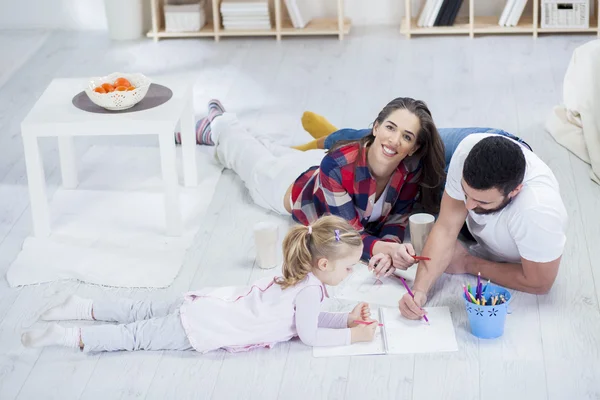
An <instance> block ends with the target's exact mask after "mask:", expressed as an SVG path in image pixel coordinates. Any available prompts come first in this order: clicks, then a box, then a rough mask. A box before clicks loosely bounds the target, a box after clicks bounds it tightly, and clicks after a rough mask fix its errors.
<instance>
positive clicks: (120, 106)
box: [85, 72, 152, 111]
mask: <svg viewBox="0 0 600 400" xmlns="http://www.w3.org/2000/svg"><path fill="white" fill-rule="evenodd" d="M117 78H125V79H127V80H128V81H129V83H131V85H133V86H135V89H134V90H128V91H125V92H118V91H116V90H115V91H114V92H110V93H98V92H95V91H94V89H95V88H97V87H98V86H102V84H104V83H110V84H111V85H112V84H113V83H114V81H115V80H116V79H117ZM151 83H152V82H151V81H150V79H148V78H147V77H145V76H144V75H142V74H125V73H122V72H115V73H113V74H110V75H108V76H103V77H99V78H92V80H91V81H90V83H89V85H88V87H87V88H86V89H85V93H86V94H87V95H88V97H89V98H90V100H92V102H94V104H96V105H98V106H100V107H102V108H106V109H107V110H113V111H118V110H126V109H128V108H131V107H133V106H135V105H136V104H137V103H139V102H140V101H142V99H143V98H144V97H145V96H146V93H148V88H150V84H151Z"/></svg>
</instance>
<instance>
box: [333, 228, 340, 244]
mask: <svg viewBox="0 0 600 400" xmlns="http://www.w3.org/2000/svg"><path fill="white" fill-rule="evenodd" d="M333 233H335V241H336V242H339V241H340V231H339V230H338V229H336V230H335V231H333Z"/></svg>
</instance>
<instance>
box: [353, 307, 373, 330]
mask: <svg viewBox="0 0 600 400" xmlns="http://www.w3.org/2000/svg"><path fill="white" fill-rule="evenodd" d="M370 317H371V309H370V308H369V304H368V303H359V304H358V305H357V306H356V307H354V310H352V312H351V313H350V314H348V328H353V327H355V326H358V325H359V324H357V323H356V322H354V321H356V320H358V321H367V320H368V319H369V318H370Z"/></svg>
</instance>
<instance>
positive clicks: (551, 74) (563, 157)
mask: <svg viewBox="0 0 600 400" xmlns="http://www.w3.org/2000/svg"><path fill="white" fill-rule="evenodd" d="M5 35H12V36H10V37H11V39H12V38H13V37H15V35H14V32H8V33H5V32H3V33H0V38H3V37H5ZM17 37H18V35H17ZM592 39H595V37H593V36H551V37H540V38H538V39H537V40H533V39H532V38H531V37H530V36H515V37H508V36H506V37H481V38H476V39H475V40H470V39H469V38H458V37H432V38H418V39H413V40H405V39H403V38H402V37H401V36H400V35H399V34H398V33H397V31H396V29H392V28H390V29H377V30H365V29H363V30H360V29H357V30H355V31H354V32H353V34H352V35H350V36H349V37H348V38H347V40H344V41H343V42H339V41H337V40H335V39H320V38H315V39H307V38H302V39H289V40H286V41H285V42H283V43H277V42H275V41H273V40H270V39H264V40H263V39H248V40H239V39H224V40H222V41H221V42H220V43H214V42H213V41H210V40H181V41H173V40H170V41H168V40H165V41H161V42H159V43H158V44H154V43H152V42H151V41H149V40H143V41H140V42H137V43H133V44H111V43H110V42H109V41H108V40H107V39H105V38H104V36H102V35H100V34H89V33H86V34H83V33H81V34H80V33H72V32H68V33H67V32H64V33H52V34H50V35H49V36H48V38H47V39H45V42H44V43H43V45H42V46H41V47H40V48H39V50H37V51H36V52H33V54H32V55H31V58H30V59H29V61H28V62H26V63H25V64H24V65H23V66H22V67H20V68H19V67H18V66H17V67H15V66H12V67H11V66H10V65H9V66H5V65H4V64H3V65H2V68H4V71H8V72H6V73H7V74H9V75H10V76H8V77H5V78H3V79H2V80H0V82H2V81H5V83H4V85H3V86H2V87H0V271H1V272H2V275H4V274H5V272H6V270H7V268H8V266H9V264H10V263H11V261H12V260H13V259H14V258H15V257H16V255H17V254H18V252H19V249H20V247H21V244H22V242H23V240H24V238H25V237H26V236H27V235H28V233H29V231H30V214H29V207H28V197H27V187H26V175H25V166H24V161H23V151H22V143H21V139H20V136H19V124H20V122H21V120H22V119H23V118H24V116H25V115H26V113H27V112H28V110H29V109H30V107H32V105H33V104H34V102H35V100H36V98H38V97H39V95H40V94H41V93H42V91H43V90H44V88H45V87H46V85H47V84H48V83H49V82H50V80H51V79H52V78H54V77H75V76H94V75H102V74H107V73H110V72H113V71H140V72H143V73H145V74H147V75H149V76H152V75H153V74H158V73H182V74H183V73H185V74H190V76H191V77H193V78H194V79H197V86H196V102H197V103H196V107H197V108H198V109H199V110H201V109H202V108H204V106H203V104H204V102H205V101H206V100H207V99H209V98H210V97H213V96H214V97H219V98H221V99H222V100H223V102H224V104H225V106H226V107H228V108H229V109H230V110H232V111H235V112H238V116H239V117H240V119H242V120H243V121H244V122H245V123H246V124H247V125H248V126H249V127H251V128H252V129H255V130H258V131H261V132H264V133H270V134H278V135H280V136H282V137H284V138H286V140H288V142H290V143H291V142H294V143H298V142H302V141H303V140H307V139H308V135H306V134H305V133H303V132H302V129H301V126H300V123H299V119H300V115H301V113H302V111H304V110H307V109H309V110H314V111H316V112H320V113H322V114H324V115H326V116H327V117H329V118H330V119H331V121H332V122H333V123H335V124H337V125H339V126H340V127H365V126H367V125H368V124H369V123H370V122H371V121H372V120H373V119H374V118H375V116H376V115H377V113H378V111H379V110H380V109H381V107H382V106H383V105H385V103H386V102H387V101H389V100H391V99H392V98H394V97H396V96H411V97H415V98H419V99H423V100H425V101H426V102H427V103H428V104H429V105H430V107H431V109H432V112H433V115H434V118H435V120H436V122H437V124H438V126H440V127H456V126H492V127H495V128H503V129H506V130H508V131H510V132H513V133H516V134H518V135H520V136H522V137H523V138H525V139H526V140H527V141H528V142H529V143H530V144H531V145H532V146H533V148H534V150H535V151H536V153H537V154H539V155H540V156H541V157H542V159H543V160H545V161H546V162H547V163H548V164H549V165H550V167H551V168H552V169H553V171H554V172H555V174H556V176H557V178H558V180H559V181H560V184H561V191H562V194H563V198H564V202H565V204H566V207H567V209H568V212H569V217H570V221H569V231H568V243H567V246H566V249H565V254H564V257H563V261H562V265H561V268H560V273H559V276H558V279H557V281H556V284H555V286H554V288H553V289H552V291H551V293H550V294H548V295H545V296H534V295H528V294H522V293H515V294H514V302H513V303H512V306H511V308H512V314H511V315H509V317H508V320H507V325H506V332H505V335H504V337H503V338H501V339H499V340H494V341H482V340H481V341H480V340H477V339H475V338H474V337H472V336H471V335H470V334H469V333H468V331H467V321H466V315H465V313H464V310H463V305H462V304H461V300H460V298H459V292H460V288H461V285H462V282H463V281H464V280H465V279H466V278H465V277H457V276H453V277H451V276H444V277H443V278H442V279H441V280H440V282H439V283H438V284H437V286H436V287H435V294H434V295H433V296H432V298H431V301H430V303H429V304H430V305H448V306H450V307H451V311H452V313H453V320H454V323H455V327H456V334H457V339H458V342H459V352H456V353H448V354H432V355H417V356H398V357H395V356H387V357H381V356H380V357H355V358H336V359H315V358H313V357H312V352H311V349H310V348H308V347H306V346H304V345H302V344H301V343H300V342H298V341H292V342H289V343H284V344H282V345H280V346H277V347H276V348H274V349H273V350H259V351H254V352H250V353H246V354H227V353H225V352H214V353H210V354H208V355H203V356H201V355H198V354H195V353H192V352H190V353H172V352H157V353H144V352H139V353H129V354H125V353H119V354H116V353H113V354H102V355H94V356H88V355H84V354H79V353H76V352H72V351H66V350H61V349H45V350H43V351H37V350H28V349H24V348H23V347H22V346H21V344H20V339H19V337H20V333H21V331H22V329H25V328H28V327H30V326H32V325H33V324H35V323H36V319H37V317H38V315H39V313H40V312H41V311H42V310H43V309H44V308H45V307H47V306H49V305H50V304H52V303H53V302H56V301H59V300H60V299H62V298H63V297H64V296H66V295H68V294H70V293H77V294H79V295H81V296H90V297H94V298H104V297H114V296H130V297H133V298H139V299H143V298H174V297H175V296H177V295H178V294H179V293H181V292H183V291H185V290H188V289H190V288H192V289H194V288H199V287H203V286H206V285H225V284H228V285H231V284H245V283H247V282H249V281H250V280H252V279H255V278H257V277H259V276H261V275H262V274H263V273H264V272H262V271H261V270H259V269H258V268H257V267H255V266H254V249H253V242H252V237H251V234H250V227H251V226H252V224H253V223H254V222H256V221H259V220H261V219H264V218H274V219H276V220H277V221H279V222H280V223H281V226H282V227H285V226H287V224H288V223H289V221H286V220H284V219H280V218H277V217H274V216H266V214H265V213H264V212H263V211H261V210H260V209H258V208H256V207H255V206H253V205H252V204H251V201H250V199H249V196H248V194H247V192H246V191H245V189H244V188H243V186H242V184H241V182H240V180H239V179H238V178H237V177H236V176H235V175H233V174H231V173H229V172H226V173H224V174H223V176H222V178H221V181H220V183H219V186H218V189H217V193H216V195H215V197H214V199H213V202H212V207H211V210H210V212H209V213H208V214H207V216H206V218H205V221H204V225H203V226H202V228H201V230H200V233H199V234H198V237H197V238H196V241H195V245H194V246H193V249H192V250H191V251H190V253H189V255H188V257H187V259H186V263H185V266H184V267H183V269H182V271H181V274H180V276H179V277H178V278H177V279H176V281H175V283H174V284H173V285H172V286H171V287H170V288H168V289H166V290H158V291H146V290H133V291H129V290H117V289H110V290H107V289H106V288H102V287H97V286H89V285H83V284H81V285H79V284H77V283H74V282H63V283H55V284H49V285H40V286H33V287H24V288H19V289H15V288H9V287H8V286H7V283H6V281H5V280H4V279H3V280H0V399H3V400H8V399H14V398H18V399H79V398H81V399H120V398H127V399H129V398H148V399H188V398H189V399H192V398H193V399H275V398H281V399H301V398H302V399H316V398H319V399H342V398H349V399H361V400H362V399H378V400H379V399H461V400H467V399H484V400H493V399H499V400H506V399H527V400H535V399H556V400H563V399H572V400H581V399H598V398H600V379H598V378H599V377H600V311H599V307H598V303H599V301H600V298H599V293H600V263H599V262H598V260H599V259H600V246H599V245H598V242H599V239H600V224H599V219H598V210H599V209H600V188H599V187H598V186H596V185H594V184H593V183H592V182H591V181H590V180H589V178H588V166H587V165H585V164H584V163H582V162H581V161H580V160H579V159H577V158H576V157H575V156H573V155H572V154H570V153H569V152H568V151H567V150H565V149H564V148H562V147H560V146H559V145H557V144H556V143H555V142H554V141H553V139H552V138H551V137H550V136H549V135H548V134H547V133H546V132H545V131H544V127H543V125H544V121H545V120H546V117H547V115H548V113H549V112H550V111H551V109H552V107H553V106H554V105H556V104H558V102H559V101H560V99H561V87H562V79H563V76H564V73H565V70H566V67H567V65H568V62H569V59H570V56H571V53H572V51H573V49H574V48H575V47H576V46H578V45H580V44H582V43H584V42H585V41H588V40H592ZM24 40H30V37H29V36H27V37H26V38H25V39H24ZM1 43H3V42H2V41H1V40H0V44H1ZM27 48H28V49H29V47H27ZM11 49H13V50H14V49H18V46H14V45H11ZM0 50H1V51H3V49H0ZM23 51H24V52H25V53H23V54H21V55H18V54H17V55H16V56H15V57H16V58H15V59H18V57H20V56H23V55H24V54H27V51H30V50H25V47H23ZM3 62H4V61H3ZM11 68H12V70H15V69H18V70H17V71H16V72H14V73H12V74H10V71H11ZM2 72H3V71H0V73H2ZM135 140H136V141H137V142H138V143H139V144H141V145H145V146H156V143H155V142H154V141H153V140H151V139H147V140H146V139H143V140H140V139H139V138H138V139H135ZM103 141H104V142H108V141H111V142H110V143H119V144H123V145H133V144H134V143H135V142H134V140H126V139H122V138H110V139H103ZM97 142H98V140H94V139H81V140H80V141H77V148H78V152H79V154H81V153H82V152H83V151H85V150H86V148H87V147H88V146H89V145H90V143H97ZM41 148H42V151H43V153H44V157H45V158H44V162H45V165H46V172H47V179H48V184H49V186H50V189H49V193H50V194H52V193H53V191H54V190H55V189H56V186H57V185H58V184H59V178H60V171H59V167H58V159H57V146H56V143H55V141H53V140H50V139H48V140H43V141H42V147H41Z"/></svg>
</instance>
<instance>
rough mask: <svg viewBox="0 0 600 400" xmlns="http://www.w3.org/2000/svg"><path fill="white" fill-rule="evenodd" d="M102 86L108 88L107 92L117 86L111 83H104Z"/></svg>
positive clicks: (112, 90)
mask: <svg viewBox="0 0 600 400" xmlns="http://www.w3.org/2000/svg"><path fill="white" fill-rule="evenodd" d="M102 87H103V88H104V90H106V93H110V92H114V91H115V88H114V87H113V85H111V84H110V83H103V84H102Z"/></svg>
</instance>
